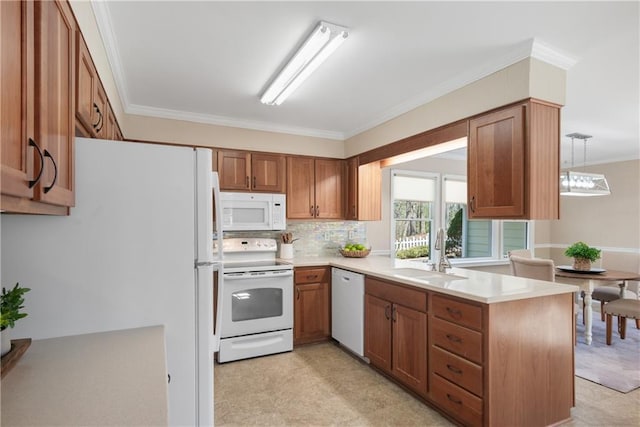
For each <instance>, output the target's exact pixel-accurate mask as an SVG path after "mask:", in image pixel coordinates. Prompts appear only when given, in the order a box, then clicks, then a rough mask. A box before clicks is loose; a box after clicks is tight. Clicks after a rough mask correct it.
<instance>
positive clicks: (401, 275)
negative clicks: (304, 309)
mask: <svg viewBox="0 0 640 427" xmlns="http://www.w3.org/2000/svg"><path fill="white" fill-rule="evenodd" d="M281 261H285V262H289V263H291V264H293V266H294V267H315V266H331V267H338V268H343V269H345V270H349V271H353V272H356V273H362V274H366V275H369V276H374V277H378V278H381V279H386V280H390V281H394V282H397V283H404V284H407V285H411V286H416V287H419V288H423V289H428V290H432V291H436V292H440V293H443V294H448V295H453V296H457V297H461V298H466V299H469V300H473V301H478V302H481V303H485V304H491V303H498V302H505V301H515V300H519V299H526V298H536V297H542V296H548V295H558V294H565V293H572V292H577V291H578V290H579V288H578V287H577V286H573V285H567V284H561V283H554V282H546V281H543V280H534V279H525V278H521V277H515V276H509V275H504V274H497V273H487V272H484V271H476V270H469V269H466V268H451V269H448V270H447V274H442V273H438V272H435V271H430V270H429V268H428V266H427V264H426V263H423V262H420V261H412V260H399V259H393V258H390V257H388V256H374V255H371V256H368V257H366V258H345V257H341V256H336V257H298V258H293V259H290V260H281Z"/></svg>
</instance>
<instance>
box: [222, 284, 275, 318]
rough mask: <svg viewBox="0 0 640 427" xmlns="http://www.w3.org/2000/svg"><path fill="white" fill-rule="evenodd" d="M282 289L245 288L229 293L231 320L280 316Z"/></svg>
mask: <svg viewBox="0 0 640 427" xmlns="http://www.w3.org/2000/svg"><path fill="white" fill-rule="evenodd" d="M282 300H283V298H282V289H274V288H256V289H245V290H242V291H238V292H234V293H232V294H231V320H232V321H234V322H240V321H242V320H253V319H264V318H267V317H278V316H282V303H283V301H282Z"/></svg>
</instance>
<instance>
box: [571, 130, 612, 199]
mask: <svg viewBox="0 0 640 427" xmlns="http://www.w3.org/2000/svg"><path fill="white" fill-rule="evenodd" d="M567 136H568V137H569V138H571V169H573V168H574V164H573V156H574V145H573V141H574V139H581V140H582V142H583V144H584V157H583V161H584V164H585V165H586V162H587V139H589V138H591V135H585V134H582V133H570V134H568V135H567ZM609 194H611V190H610V189H609V183H608V182H607V178H605V176H604V175H603V174H600V173H587V172H579V171H573V170H568V171H566V172H561V173H560V195H562V196H583V197H584V196H608V195H609Z"/></svg>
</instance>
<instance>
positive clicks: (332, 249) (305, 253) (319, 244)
mask: <svg viewBox="0 0 640 427" xmlns="http://www.w3.org/2000/svg"><path fill="white" fill-rule="evenodd" d="M286 231H287V232H289V233H291V234H293V238H294V239H298V240H296V241H295V242H294V243H293V254H294V256H295V257H309V256H311V257H313V256H334V255H337V254H338V248H339V247H341V246H343V245H344V244H345V243H346V242H348V241H354V242H358V243H365V241H366V238H367V227H366V223H364V222H359V221H287V230H286ZM282 233H283V232H280V231H250V232H249V231H245V232H240V231H238V232H225V233H224V236H225V237H265V238H272V239H276V240H277V241H278V244H280V242H281V240H280V235H281V234H282Z"/></svg>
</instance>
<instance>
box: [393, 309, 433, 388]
mask: <svg viewBox="0 0 640 427" xmlns="http://www.w3.org/2000/svg"><path fill="white" fill-rule="evenodd" d="M392 321H393V331H392V336H393V352H392V354H393V363H392V367H391V372H392V374H393V375H394V376H395V377H396V378H398V379H399V380H400V381H402V382H403V383H404V384H405V385H407V386H408V387H411V388H412V389H414V390H415V391H417V392H418V393H420V394H421V395H423V396H426V394H427V314H426V313H422V312H419V311H416V310H413V309H410V308H407V307H404V306H402V305H398V304H394V305H393V313H392Z"/></svg>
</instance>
